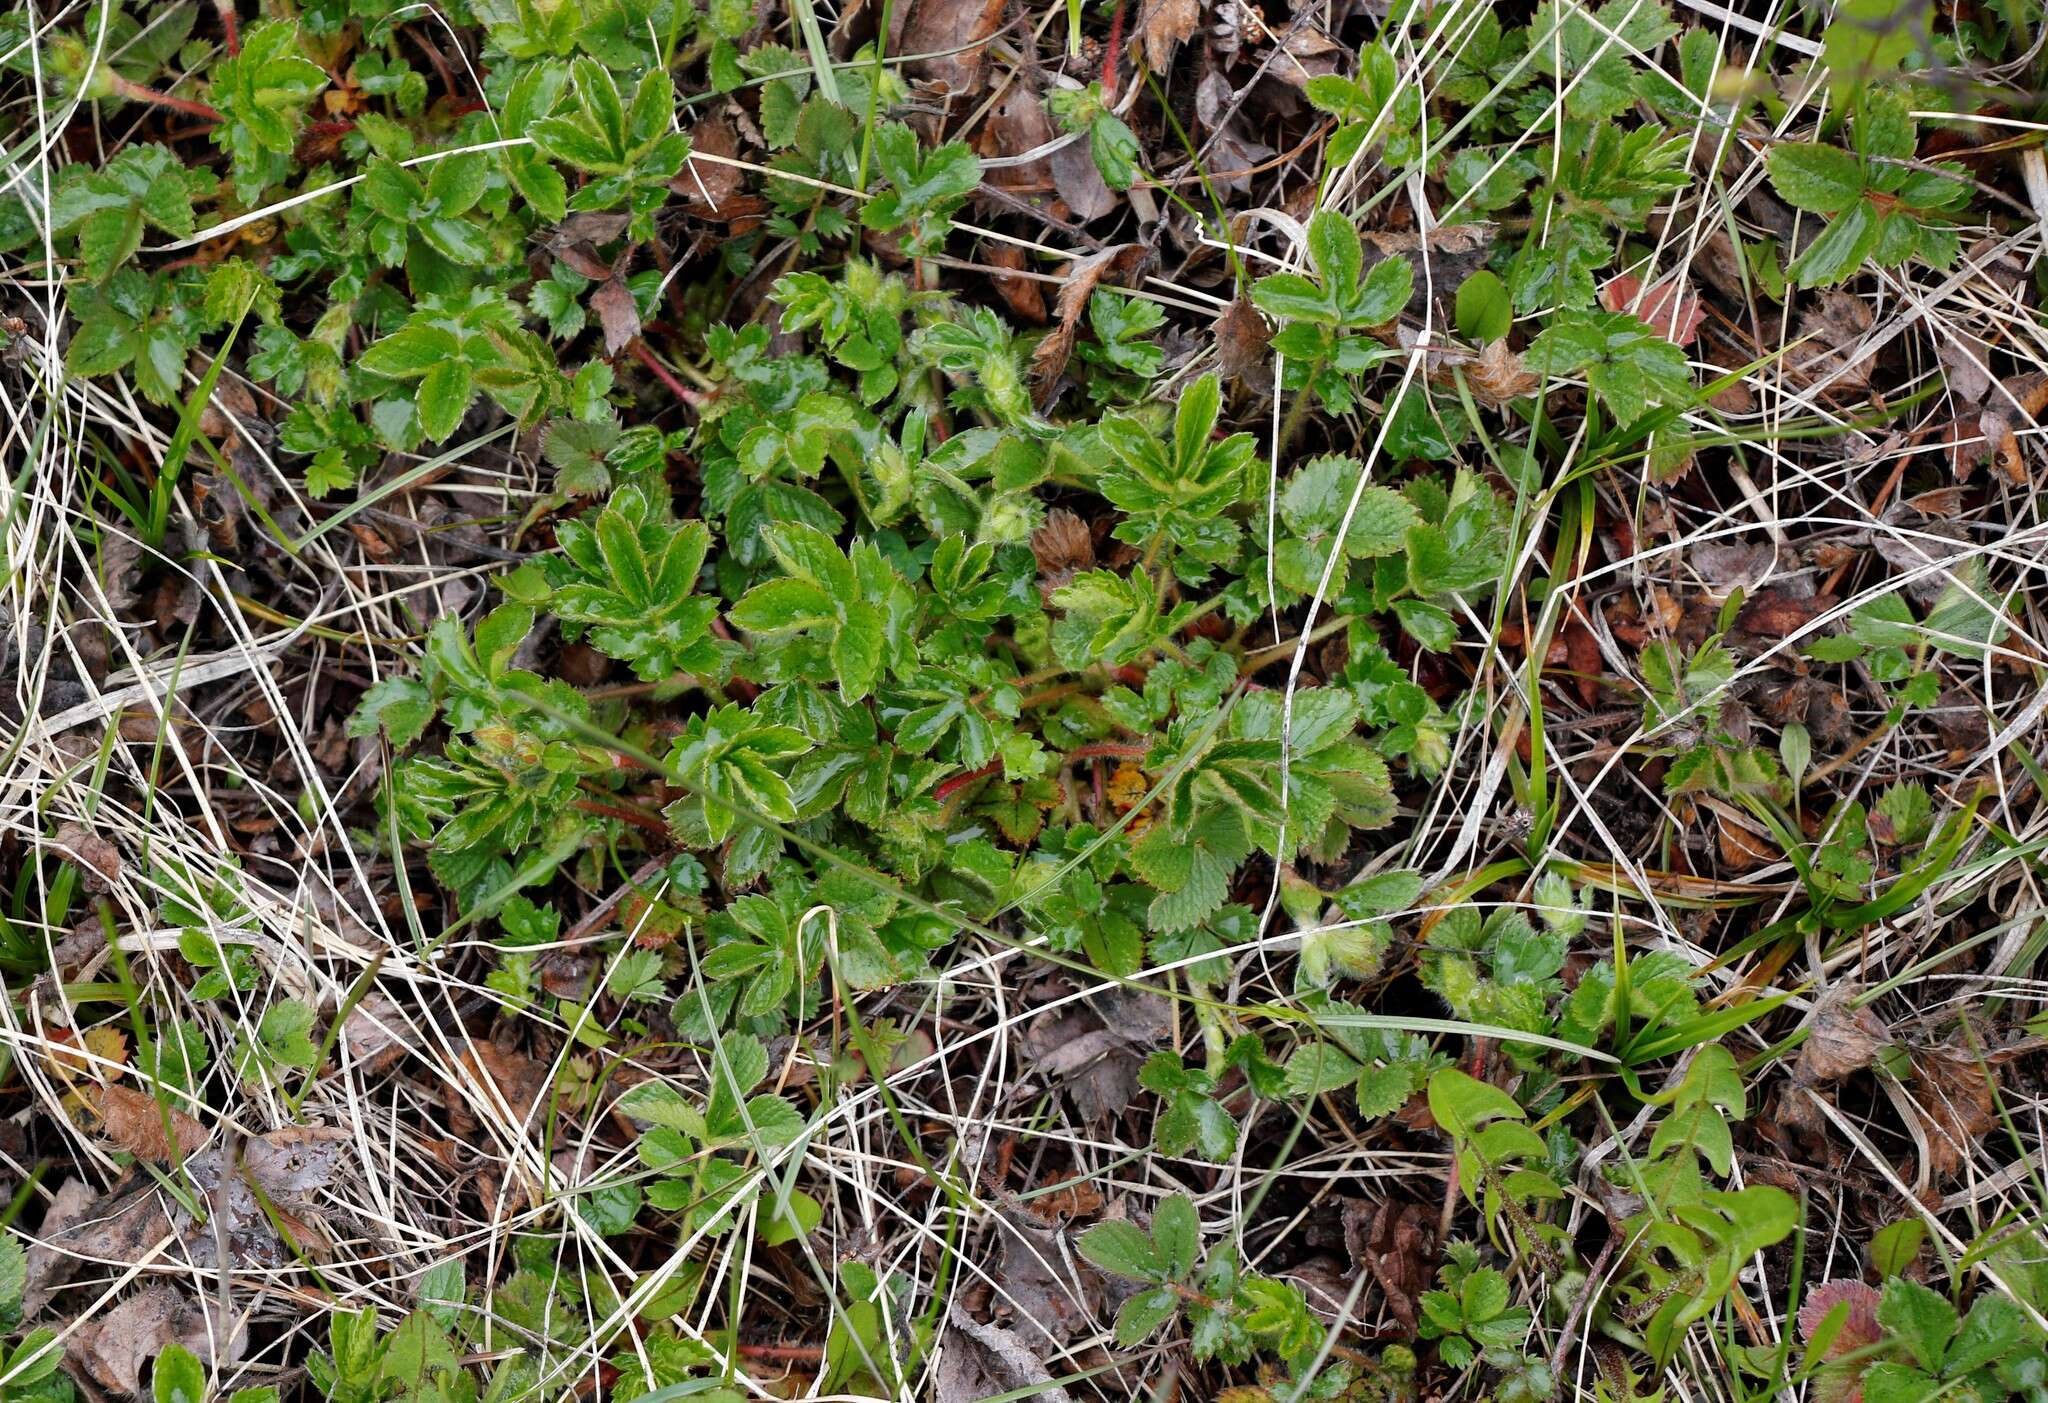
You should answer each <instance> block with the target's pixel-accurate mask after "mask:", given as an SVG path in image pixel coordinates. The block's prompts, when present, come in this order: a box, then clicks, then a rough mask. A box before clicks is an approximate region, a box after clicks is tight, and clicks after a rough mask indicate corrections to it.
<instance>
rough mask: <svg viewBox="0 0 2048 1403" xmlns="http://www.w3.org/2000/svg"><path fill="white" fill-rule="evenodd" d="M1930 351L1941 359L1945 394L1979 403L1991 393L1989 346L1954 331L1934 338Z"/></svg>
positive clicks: (1967, 402)
mask: <svg viewBox="0 0 2048 1403" xmlns="http://www.w3.org/2000/svg"><path fill="white" fill-rule="evenodd" d="M1934 353H1935V355H1937V356H1938V357H1940V359H1941V368H1942V370H1943V371H1944V372H1945V374H1944V376H1943V378H1944V379H1945V380H1946V381H1947V382H1948V388H1949V393H1950V394H1952V395H1954V396H1955V397H1956V398H1957V399H1959V400H1961V401H1962V402H1963V403H1964V404H1982V403H1983V402H1984V397H1985V396H1986V395H1988V394H1990V393H1991V372H1990V371H1989V370H1987V369H1986V368H1985V367H1986V366H1987V365H1989V364H1990V361H1991V348H1990V347H1988V346H1986V345H1985V344H1984V343H1983V342H1981V341H1978V340H1976V339H1975V338H1974V337H1968V336H1966V335H1965V334H1964V333H1961V332H1957V331H1954V330H1949V331H1947V332H1946V333H1945V334H1944V335H1942V336H1940V337H1938V338H1937V339H1936V342H1935V346H1934Z"/></svg>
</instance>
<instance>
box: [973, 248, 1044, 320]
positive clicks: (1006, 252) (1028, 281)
mask: <svg viewBox="0 0 2048 1403" xmlns="http://www.w3.org/2000/svg"><path fill="white" fill-rule="evenodd" d="M981 257H982V261H983V262H984V263H987V264H989V265H991V266H992V267H996V268H1013V269H1015V270H1017V271H1018V272H1020V273H1021V272H1023V271H1025V263H1024V250H1023V249H1021V248H1015V247H1013V246H1011V245H1009V244H989V245H987V246H986V247H984V248H983V249H982V253H981ZM994 281H995V285H996V291H997V292H998V293H1000V294H1001V295H1002V299H1003V302H1004V304H1005V305H1006V306H1008V307H1009V309H1010V315H1012V316H1014V317H1016V318H1017V319H1018V320H1019V321H1026V322H1030V323H1031V324H1032V325H1034V326H1043V325H1045V291H1044V288H1045V284H1044V283H1041V282H1039V281H1038V280H1037V279H1036V278H1014V277H1004V276H1003V275H1002V274H1000V273H998V274H996V275H995V279H994Z"/></svg>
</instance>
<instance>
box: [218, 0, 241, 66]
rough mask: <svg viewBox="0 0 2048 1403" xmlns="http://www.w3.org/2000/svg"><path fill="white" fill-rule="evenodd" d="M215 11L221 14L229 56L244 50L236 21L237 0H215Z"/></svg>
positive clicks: (221, 24) (222, 29) (223, 38)
mask: <svg viewBox="0 0 2048 1403" xmlns="http://www.w3.org/2000/svg"><path fill="white" fill-rule="evenodd" d="M213 10H214V13H215V14H217V15H219V16H220V29H221V36H222V41H223V42H224V43H226V45H227V46H228V57H229V58H233V57H235V56H236V55H237V54H240V53H241V52H242V35H241V31H240V27H239V26H238V25H237V24H236V22H235V0H213Z"/></svg>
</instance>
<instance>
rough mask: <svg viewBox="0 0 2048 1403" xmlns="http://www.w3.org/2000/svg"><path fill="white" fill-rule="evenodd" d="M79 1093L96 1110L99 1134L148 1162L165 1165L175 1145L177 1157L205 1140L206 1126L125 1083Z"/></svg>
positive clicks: (190, 1150)
mask: <svg viewBox="0 0 2048 1403" xmlns="http://www.w3.org/2000/svg"><path fill="white" fill-rule="evenodd" d="M81 1092H82V1094H83V1096H84V1099H85V1101H86V1103H87V1104H88V1105H90V1106H91V1107H92V1109H93V1110H95V1111H97V1112H98V1113H99V1117H100V1133H101V1134H103V1135H105V1136H106V1137H107V1138H108V1139H109V1140H111V1141H113V1142H114V1143H115V1144H116V1145H118V1146H120V1147H121V1148H122V1149H124V1150H126V1151H127V1152H128V1153H129V1154H131V1155H134V1156H135V1157H136V1158H137V1159H146V1160H148V1161H150V1162H151V1163H152V1164H168V1163H169V1162H170V1161H171V1158H172V1148H173V1145H174V1144H175V1146H176V1150H177V1156H178V1157H179V1158H183V1157H184V1156H186V1155H189V1154H193V1153H195V1152H196V1151H198V1149H199V1148H200V1147H201V1146H202V1145H204V1144H205V1143H206V1127H205V1126H203V1125H201V1124H200V1123H199V1122H198V1121H196V1120H194V1119H192V1117H190V1116H188V1115H186V1114H185V1113H184V1112H183V1111H181V1110H179V1109H178V1108H177V1107H176V1106H160V1105H158V1104H157V1100H156V1098H155V1097H154V1096H151V1095H149V1094H147V1093H146V1092H141V1091H134V1090H131V1089H130V1088H128V1087H125V1086H112V1085H109V1086H87V1087H83V1088H81Z"/></svg>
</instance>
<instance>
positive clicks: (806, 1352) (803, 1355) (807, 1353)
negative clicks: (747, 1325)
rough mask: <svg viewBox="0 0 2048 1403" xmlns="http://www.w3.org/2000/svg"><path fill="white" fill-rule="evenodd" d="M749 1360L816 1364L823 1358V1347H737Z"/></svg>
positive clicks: (743, 1345) (746, 1345)
mask: <svg viewBox="0 0 2048 1403" xmlns="http://www.w3.org/2000/svg"><path fill="white" fill-rule="evenodd" d="M735 1348H736V1349H737V1350H738V1351H739V1352H740V1353H741V1354H743V1355H745V1356H746V1357H747V1358H749V1359H773V1360H777V1361H780V1362H782V1363H787V1364H817V1363H821V1362H823V1360H824V1358H825V1347H824V1346H823V1345H749V1344H742V1345H737V1346H735Z"/></svg>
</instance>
